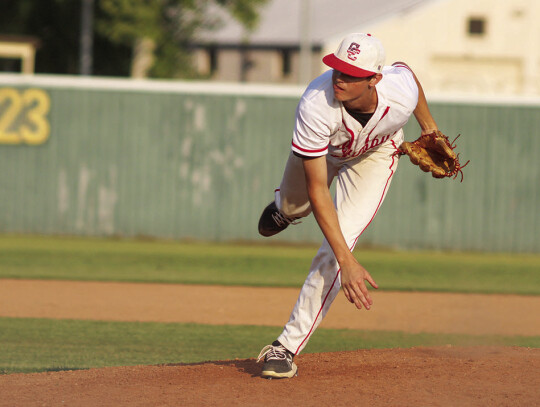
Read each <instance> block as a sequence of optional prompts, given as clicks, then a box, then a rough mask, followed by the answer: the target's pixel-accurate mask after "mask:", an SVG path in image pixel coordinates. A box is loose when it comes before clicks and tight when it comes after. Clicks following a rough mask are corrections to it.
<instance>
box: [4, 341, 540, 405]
mask: <svg viewBox="0 0 540 407" xmlns="http://www.w3.org/2000/svg"><path fill="white" fill-rule="evenodd" d="M296 362H297V364H298V366H299V376H298V377H296V378H293V379H290V380H265V379H261V378H260V377H259V373H260V368H261V367H260V365H257V364H256V363H255V360H254V359H247V360H233V361H221V362H205V363H198V364H189V365H185V364H179V365H164V366H134V367H115V368H104V369H90V370H79V371H68V372H48V373H36V374H25V375H24V374H13V375H6V376H0V394H1V395H2V397H1V398H0V406H60V405H66V406H92V407H94V406H127V405H129V406H252V405H259V406H295V407H296V406H322V405H332V406H342V405H343V406H345V405H347V406H359V405H366V406H370V407H375V406H385V407H388V406H535V405H538V400H540V349H526V348H500V347H492V348H485V347H482V348H480V347H471V348H456V347H437V348H413V349H392V350H362V351H355V352H337V353H324V354H305V355H300V356H298V357H297V358H296Z"/></svg>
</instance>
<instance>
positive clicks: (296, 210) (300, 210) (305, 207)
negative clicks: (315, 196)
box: [279, 199, 311, 218]
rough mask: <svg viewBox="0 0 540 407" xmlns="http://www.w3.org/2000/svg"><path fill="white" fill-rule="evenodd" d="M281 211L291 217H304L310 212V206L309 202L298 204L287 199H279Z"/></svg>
mask: <svg viewBox="0 0 540 407" xmlns="http://www.w3.org/2000/svg"><path fill="white" fill-rule="evenodd" d="M279 209H280V211H281V213H283V214H284V215H286V216H288V217H291V218H304V217H306V216H308V215H309V214H310V213H311V206H310V204H309V202H307V203H304V204H301V205H298V204H297V203H294V202H290V201H288V200H287V199H282V200H281V208H279Z"/></svg>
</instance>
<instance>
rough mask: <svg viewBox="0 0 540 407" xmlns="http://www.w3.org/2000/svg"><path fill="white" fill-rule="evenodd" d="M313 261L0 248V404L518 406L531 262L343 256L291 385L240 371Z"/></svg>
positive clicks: (155, 248)
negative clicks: (365, 273) (365, 301)
mask: <svg viewBox="0 0 540 407" xmlns="http://www.w3.org/2000/svg"><path fill="white" fill-rule="evenodd" d="M316 250H317V247H315V246H308V245H306V246H302V245H287V246H279V245H272V244H264V245H262V244H248V243H240V242H239V243H235V244H232V243H227V244H225V243H223V244H216V243H203V242H178V241H163V240H151V239H138V240H121V239H89V238H63V237H39V236H0V252H1V253H2V256H0V349H1V352H0V395H1V397H0V406H58V405H71V406H213V405H215V406H230V405H233V406H250V405H284V406H290V405H295V406H315V405H316V406H320V405H330V404H331V405H362V404H366V405H370V406H412V405H415V406H419V405H420V406H534V405H538V400H540V351H539V348H540V320H539V317H538V315H540V255H532V254H502V253H450V252H423V251H397V250H383V249H369V250H368V249H362V248H358V249H357V250H356V251H355V255H356V256H357V258H358V259H359V260H360V262H361V263H362V264H363V265H364V266H365V267H366V268H367V269H368V270H369V271H370V272H371V274H372V276H373V277H374V278H375V280H376V281H377V283H378V284H379V286H380V287H381V288H380V289H379V290H377V291H373V298H374V301H375V304H374V307H373V309H372V310H371V311H364V310H362V311H359V310H356V309H355V308H354V307H353V306H352V305H350V304H348V303H347V302H346V300H345V297H344V296H343V295H339V296H338V298H337V300H336V301H335V303H334V304H333V306H332V309H331V310H330V312H329V314H328V316H327V318H326V319H325V321H324V322H323V323H322V325H321V327H320V328H319V329H318V330H317V331H316V332H315V334H314V335H313V337H312V339H311V341H310V342H309V344H308V346H307V347H306V349H305V352H304V353H302V354H301V355H299V356H297V358H296V362H297V364H298V366H299V375H298V377H296V378H294V379H290V380H281V381H279V380H273V381H271V380H264V379H261V378H260V377H259V372H260V365H258V364H256V362H255V357H256V356H257V354H258V352H259V351H260V349H261V348H262V347H263V346H264V345H267V344H269V343H270V342H271V341H273V340H274V339H275V337H276V336H277V335H278V334H279V333H280V332H281V328H282V326H283V324H284V323H285V322H286V321H287V319H288V315H289V313H290V311H291V309H292V306H293V305H294V302H295V301H296V297H297V295H298V290H299V287H300V286H301V284H302V282H303V280H304V278H305V275H306V272H307V269H308V267H309V264H310V262H311V258H312V256H313V255H314V254H315V252H316Z"/></svg>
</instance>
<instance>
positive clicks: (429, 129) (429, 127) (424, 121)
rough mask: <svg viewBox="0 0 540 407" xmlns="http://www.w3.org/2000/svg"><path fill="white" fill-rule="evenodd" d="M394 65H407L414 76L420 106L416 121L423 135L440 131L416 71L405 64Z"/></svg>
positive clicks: (415, 114)
mask: <svg viewBox="0 0 540 407" xmlns="http://www.w3.org/2000/svg"><path fill="white" fill-rule="evenodd" d="M392 65H405V66H406V67H407V68H409V70H410V71H411V72H412V74H413V77H414V81H415V82H416V85H417V86H418V104H417V105H416V109H415V110H414V117H415V118H416V121H417V122H418V124H419V125H420V128H421V129H422V133H421V134H429V133H433V132H434V131H436V130H439V128H438V126H437V123H436V122H435V119H434V118H433V116H432V115H431V112H430V111H429V106H428V103H427V99H426V95H425V94H424V89H423V88H422V85H421V84H420V81H419V80H418V78H417V76H416V74H415V73H414V71H413V70H412V69H411V67H410V66H408V65H407V64H406V63H405V62H394V63H393V64H392Z"/></svg>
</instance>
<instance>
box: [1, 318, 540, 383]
mask: <svg viewBox="0 0 540 407" xmlns="http://www.w3.org/2000/svg"><path fill="white" fill-rule="evenodd" d="M280 331H281V328H279V327H261V326H213V325H212V326H211V325H197V324H163V323H153V322H145V323H140V322H101V321H74V320H54V319H25V318H0V345H1V347H2V352H0V374H7V373H17V372H22V373H29V372H41V371H59V370H75V369H88V368H93V367H105V366H126V365H127V366H133V365H157V364H170V363H172V364H175V363H195V362H203V361H208V360H230V359H234V358H245V359H247V358H255V357H256V356H257V355H258V353H259V351H260V350H261V348H262V347H263V346H264V345H265V344H268V342H269V341H271V340H273V338H275V337H276V336H277V335H278V334H279V332H280ZM447 344H452V345H467V346H471V345H504V346H530V347H540V337H506V336H469V335H442V334H407V333H403V332H368V331H353V330H328V329H322V328H321V329H318V330H317V332H316V333H315V334H314V335H313V338H312V339H311V341H310V343H309V344H308V346H307V347H306V349H305V353H318V352H330V351H345V350H357V349H373V348H392V347H401V348H408V347H413V346H437V345H447ZM254 363H255V362H254Z"/></svg>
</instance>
